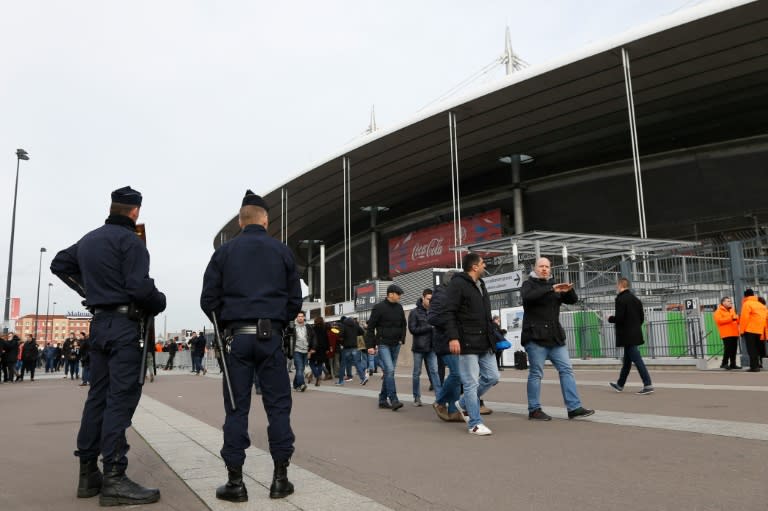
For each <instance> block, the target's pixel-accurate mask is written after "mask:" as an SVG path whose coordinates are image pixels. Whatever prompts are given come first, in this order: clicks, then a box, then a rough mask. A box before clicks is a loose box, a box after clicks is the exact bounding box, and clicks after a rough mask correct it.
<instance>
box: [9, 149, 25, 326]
mask: <svg viewBox="0 0 768 511" xmlns="http://www.w3.org/2000/svg"><path fill="white" fill-rule="evenodd" d="M28 159H29V154H27V152H26V151H25V150H24V149H16V186H15V188H14V189H13V216H12V217H11V248H10V253H9V254H8V277H7V278H6V279H5V311H4V312H3V332H5V333H8V328H10V326H11V320H10V314H9V313H10V310H11V272H12V271H13V238H14V234H16V196H17V195H18V193H19V163H21V160H28Z"/></svg>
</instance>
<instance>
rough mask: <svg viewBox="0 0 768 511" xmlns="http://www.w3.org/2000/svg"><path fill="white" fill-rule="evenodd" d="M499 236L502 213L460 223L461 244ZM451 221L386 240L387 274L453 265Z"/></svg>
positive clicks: (488, 212)
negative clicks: (387, 246)
mask: <svg viewBox="0 0 768 511" xmlns="http://www.w3.org/2000/svg"><path fill="white" fill-rule="evenodd" d="M500 237H501V210H500V209H493V210H491V211H486V212H484V213H479V214H477V215H474V216H471V217H468V218H464V219H462V220H461V240H460V241H459V244H460V245H465V244H467V243H477V242H479V241H487V240H494V239H497V238H500ZM453 247H454V243H453V222H446V223H444V224H439V225H434V226H431V227H426V228H424V229H420V230H418V231H413V232H409V233H406V234H403V235H401V236H398V237H396V238H391V239H390V240H389V274H390V275H397V274H399V273H408V272H412V271H415V270H421V269H423V268H440V267H445V266H451V267H452V266H453V265H454V254H453V252H452V251H451V248H453Z"/></svg>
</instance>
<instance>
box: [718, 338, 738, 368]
mask: <svg viewBox="0 0 768 511" xmlns="http://www.w3.org/2000/svg"><path fill="white" fill-rule="evenodd" d="M738 346H739V338H738V337H724V338H723V363H722V364H721V367H730V368H731V369H735V368H736V367H738V364H737V363H736V349H737V348H738Z"/></svg>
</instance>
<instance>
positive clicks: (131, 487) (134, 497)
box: [99, 468, 160, 506]
mask: <svg viewBox="0 0 768 511" xmlns="http://www.w3.org/2000/svg"><path fill="white" fill-rule="evenodd" d="M158 500H160V490H158V489H157V488H144V487H143V486H141V485H140V484H137V483H134V482H133V481H131V480H130V479H128V476H126V475H125V469H124V468H123V469H120V468H112V469H111V470H109V471H108V472H105V474H104V481H103V483H102V485H101V495H100V496H99V504H100V505H102V506H123V505H133V504H151V503H153V502H157V501H158Z"/></svg>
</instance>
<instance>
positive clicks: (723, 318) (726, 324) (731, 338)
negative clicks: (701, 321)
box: [713, 296, 741, 369]
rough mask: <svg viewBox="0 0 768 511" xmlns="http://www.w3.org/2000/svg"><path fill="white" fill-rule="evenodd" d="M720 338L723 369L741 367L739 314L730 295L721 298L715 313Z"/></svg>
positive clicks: (721, 365) (721, 366)
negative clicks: (739, 357) (739, 361)
mask: <svg viewBox="0 0 768 511" xmlns="http://www.w3.org/2000/svg"><path fill="white" fill-rule="evenodd" d="M713 318H714V320H715V323H716V324H717V330H718V331H719V332H720V338H721V339H722V340H723V363H722V364H720V368H721V369H741V367H739V366H738V365H737V364H736V349H737V347H738V344H739V315H738V314H736V310H735V309H734V308H733V300H731V297H730V296H724V297H723V298H722V299H721V300H720V306H719V307H718V308H717V310H716V311H715V313H714V314H713Z"/></svg>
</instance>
